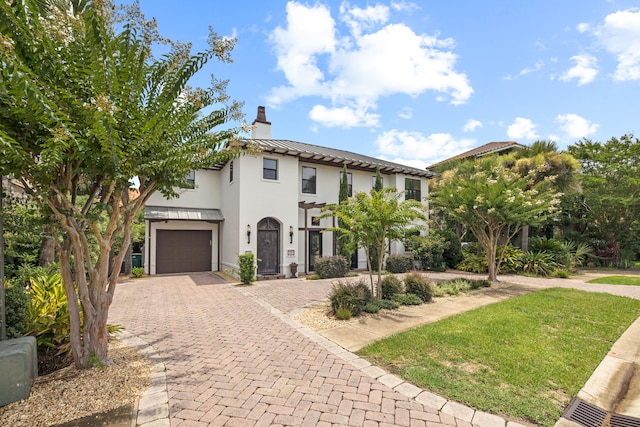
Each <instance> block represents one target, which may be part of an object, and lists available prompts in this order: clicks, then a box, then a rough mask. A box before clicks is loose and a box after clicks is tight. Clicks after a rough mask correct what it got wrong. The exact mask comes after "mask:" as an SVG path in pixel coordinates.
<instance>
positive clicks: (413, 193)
mask: <svg viewBox="0 0 640 427" xmlns="http://www.w3.org/2000/svg"><path fill="white" fill-rule="evenodd" d="M404 198H405V200H410V199H413V200H418V201H421V200H422V193H421V192H420V180H419V179H411V178H405V179H404Z"/></svg>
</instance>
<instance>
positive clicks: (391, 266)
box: [386, 255, 413, 274]
mask: <svg viewBox="0 0 640 427" xmlns="http://www.w3.org/2000/svg"><path fill="white" fill-rule="evenodd" d="M386 267H387V268H386V270H387V271H388V272H389V273H394V274H396V273H406V272H407V271H409V270H411V269H412V268H413V257H412V256H411V255H389V256H388V257H387V262H386Z"/></svg>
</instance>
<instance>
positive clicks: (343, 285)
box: [329, 281, 371, 316]
mask: <svg viewBox="0 0 640 427" xmlns="http://www.w3.org/2000/svg"><path fill="white" fill-rule="evenodd" d="M370 300H371V291H370V290H369V287H368V286H367V284H366V283H364V282H363V281H358V282H356V283H348V282H341V281H339V282H337V283H335V284H334V285H333V287H332V289H331V293H330V294H329V301H330V303H331V309H332V310H333V312H334V313H336V314H337V313H338V310H339V309H346V310H349V311H350V312H351V314H352V315H353V316H357V315H359V314H360V312H361V311H362V310H363V309H364V307H365V305H367V302H369V301H370Z"/></svg>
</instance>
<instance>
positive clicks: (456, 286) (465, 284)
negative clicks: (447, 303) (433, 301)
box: [433, 278, 491, 296]
mask: <svg viewBox="0 0 640 427" xmlns="http://www.w3.org/2000/svg"><path fill="white" fill-rule="evenodd" d="M489 286H491V284H490V283H489V281H488V280H474V279H467V278H456V279H451V280H444V281H439V282H437V283H436V284H435V285H434V286H433V293H434V296H444V295H460V293H463V292H468V291H471V290H474V289H479V288H486V287H489Z"/></svg>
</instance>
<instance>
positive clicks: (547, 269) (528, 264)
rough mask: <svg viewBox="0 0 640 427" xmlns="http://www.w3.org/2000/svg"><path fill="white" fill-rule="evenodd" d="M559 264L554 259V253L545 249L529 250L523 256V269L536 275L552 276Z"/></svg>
mask: <svg viewBox="0 0 640 427" xmlns="http://www.w3.org/2000/svg"><path fill="white" fill-rule="evenodd" d="M557 268H558V264H557V263H556V262H555V261H554V260H553V254H550V253H549V252H545V251H538V252H533V251H527V252H525V253H524V256H523V257H522V271H523V272H525V273H528V274H533V275H535V276H550V275H551V274H552V273H553V272H554V271H555V270H556V269H557Z"/></svg>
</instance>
